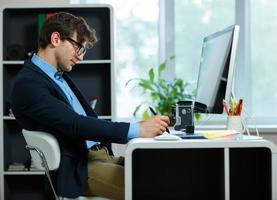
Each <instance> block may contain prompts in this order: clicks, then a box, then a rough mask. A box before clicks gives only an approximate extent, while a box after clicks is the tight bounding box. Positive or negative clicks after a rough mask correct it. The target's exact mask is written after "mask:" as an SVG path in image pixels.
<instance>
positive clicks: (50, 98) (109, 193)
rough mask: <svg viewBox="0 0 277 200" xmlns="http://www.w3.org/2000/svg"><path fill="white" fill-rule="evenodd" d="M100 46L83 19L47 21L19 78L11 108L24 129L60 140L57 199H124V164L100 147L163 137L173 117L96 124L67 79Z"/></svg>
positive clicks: (59, 17) (65, 16)
mask: <svg viewBox="0 0 277 200" xmlns="http://www.w3.org/2000/svg"><path fill="white" fill-rule="evenodd" d="M96 41H97V38H96V34H95V30H93V29H91V28H90V27H89V26H88V24H87V23H86V22H85V20H84V19H83V18H82V17H76V16H74V15H72V14H69V13H65V12H60V13H56V14H55V15H53V16H51V17H49V18H48V19H47V20H46V21H45V23H44V25H43V27H42V28H41V31H40V36H39V49H38V52H37V53H36V54H34V55H33V56H32V57H31V58H30V59H28V60H27V61H25V63H24V66H23V68H22V70H21V71H20V72H19V74H18V76H17V78H16V81H15V84H14V88H13V91H12V100H11V105H12V110H13V112H14V115H15V117H16V119H17V121H18V123H19V124H20V125H21V126H22V127H23V128H25V129H27V130H38V131H46V132H49V133H52V134H54V135H55V137H56V138H57V140H58V142H59V145H60V148H61V163H60V167H59V170H58V171H57V173H56V179H57V181H56V189H57V193H58V195H60V196H64V197H71V198H74V197H77V196H80V195H84V194H86V195H97V196H102V197H107V198H112V199H123V198H124V168H123V166H122V162H121V161H120V160H119V159H117V158H114V157H113V156H109V155H108V151H107V148H106V147H101V148H99V145H101V146H103V145H104V144H108V146H109V145H110V143H111V142H115V143H126V142H128V140H130V139H132V138H135V137H154V136H156V135H160V134H162V132H164V131H165V128H166V127H167V126H168V124H169V118H168V117H167V116H155V117H153V118H152V119H150V120H147V121H142V122H140V123H134V124H130V123H124V122H109V121H105V120H100V119H97V115H96V113H95V112H94V111H93V110H92V109H91V107H90V106H89V104H88V103H87V101H86V100H85V98H84V97H83V95H82V94H81V92H80V91H79V89H78V88H77V86H76V85H75V84H74V83H73V81H72V79H70V77H69V76H68V74H67V72H70V71H71V70H72V68H73V66H74V65H75V64H76V62H78V61H80V60H82V59H83V56H84V54H85V52H86V50H87V48H89V47H90V46H92V45H93V44H94V43H95V42H96ZM89 149H90V150H89Z"/></svg>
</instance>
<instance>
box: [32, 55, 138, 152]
mask: <svg viewBox="0 0 277 200" xmlns="http://www.w3.org/2000/svg"><path fill="white" fill-rule="evenodd" d="M32 62H33V63H34V64H35V65H36V66H38V67H39V68H40V69H41V70H42V71H43V72H44V73H45V74H47V75H48V76H49V77H50V78H51V79H52V80H53V81H54V82H55V83H56V84H57V85H58V86H59V87H60V88H61V89H62V91H63V92H64V94H65V96H66V97H67V99H68V101H69V103H70V105H71V106H72V108H73V110H74V111H75V112H76V113H78V114H79V115H83V116H86V112H85V110H84V108H83V107H82V105H81V104H80V102H79V100H78V98H77V97H76V96H75V94H74V93H73V91H72V90H71V88H70V87H69V85H68V84H67V82H66V81H65V80H64V79H63V77H62V76H61V75H60V74H58V73H57V70H56V69H55V67H53V66H52V65H50V64H49V63H47V62H46V61H44V60H43V59H41V58H40V57H39V56H37V55H36V54H34V55H33V57H32ZM138 136H139V124H137V123H131V124H130V127H129V131H128V139H133V138H137V137H138ZM86 143H87V147H88V148H91V147H92V146H93V145H95V144H100V142H95V141H90V140H87V141H86Z"/></svg>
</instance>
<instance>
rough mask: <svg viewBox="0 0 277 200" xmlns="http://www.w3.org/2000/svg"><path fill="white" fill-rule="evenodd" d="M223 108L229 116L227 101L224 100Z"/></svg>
mask: <svg viewBox="0 0 277 200" xmlns="http://www.w3.org/2000/svg"><path fill="white" fill-rule="evenodd" d="M222 103H223V107H224V109H225V111H226V113H227V115H229V110H228V107H227V105H226V101H225V100H223V102H222Z"/></svg>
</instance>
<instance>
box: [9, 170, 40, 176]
mask: <svg viewBox="0 0 277 200" xmlns="http://www.w3.org/2000/svg"><path fill="white" fill-rule="evenodd" d="M44 174H45V172H44V171H5V172H4V175H44Z"/></svg>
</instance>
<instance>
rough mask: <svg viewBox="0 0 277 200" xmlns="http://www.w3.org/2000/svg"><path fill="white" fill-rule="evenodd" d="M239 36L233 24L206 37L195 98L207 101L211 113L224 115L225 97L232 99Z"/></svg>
mask: <svg viewBox="0 0 277 200" xmlns="http://www.w3.org/2000/svg"><path fill="white" fill-rule="evenodd" d="M238 36H239V26H238V25H233V26H230V27H228V28H225V29H224V30H222V31H219V32H216V33H213V34H211V35H209V36H207V37H205V38H204V39H203V46H202V54H201V60H200V69H199V74H198V82H197V90H196V99H195V101H197V102H200V103H204V104H206V105H207V112H208V113H214V114H222V113H223V105H222V100H223V99H225V100H226V101H227V102H228V103H229V102H230V99H231V96H232V88H233V87H232V84H233V76H234V70H235V59H236V52H237V44H238Z"/></svg>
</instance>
